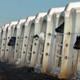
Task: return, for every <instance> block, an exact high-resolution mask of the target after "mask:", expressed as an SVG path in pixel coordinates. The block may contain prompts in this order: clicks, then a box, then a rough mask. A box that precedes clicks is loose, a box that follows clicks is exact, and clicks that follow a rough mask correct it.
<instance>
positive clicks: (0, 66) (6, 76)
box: [0, 62, 58, 80]
mask: <svg viewBox="0 0 80 80" xmlns="http://www.w3.org/2000/svg"><path fill="white" fill-rule="evenodd" d="M0 80H58V79H57V78H54V77H52V76H50V75H47V74H41V73H35V72H34V71H33V70H32V69H30V68H27V67H23V68H16V67H14V66H13V65H10V64H6V63H1V62H0Z"/></svg>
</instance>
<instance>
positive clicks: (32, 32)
mask: <svg viewBox="0 0 80 80" xmlns="http://www.w3.org/2000/svg"><path fill="white" fill-rule="evenodd" d="M79 4H80V2H75V3H69V4H68V5H67V6H66V7H58V8H52V9H50V10H49V11H48V12H43V13H39V14H37V15H36V16H29V17H27V18H26V19H21V20H19V21H13V22H11V23H9V24H6V25H4V26H2V27H1V28H0V61H1V62H7V63H10V64H14V65H16V66H18V67H22V66H27V67H33V68H34V71H36V72H41V73H48V74H52V75H53V76H58V78H60V79H64V78H66V79H68V78H70V77H71V76H73V75H75V73H77V75H79V73H80V52H79V49H80V22H79V20H80V19H79V18H80V6H79Z"/></svg>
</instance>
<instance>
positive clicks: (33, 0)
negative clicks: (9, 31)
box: [0, 0, 79, 25]
mask: <svg viewBox="0 0 80 80" xmlns="http://www.w3.org/2000/svg"><path fill="white" fill-rule="evenodd" d="M76 1H79V0H0V25H2V24H5V23H9V22H11V21H16V20H19V19H24V18H27V16H33V15H36V14H37V13H39V12H46V11H48V10H49V9H50V8H54V7H64V6H65V5H66V4H67V3H69V2H76Z"/></svg>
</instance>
